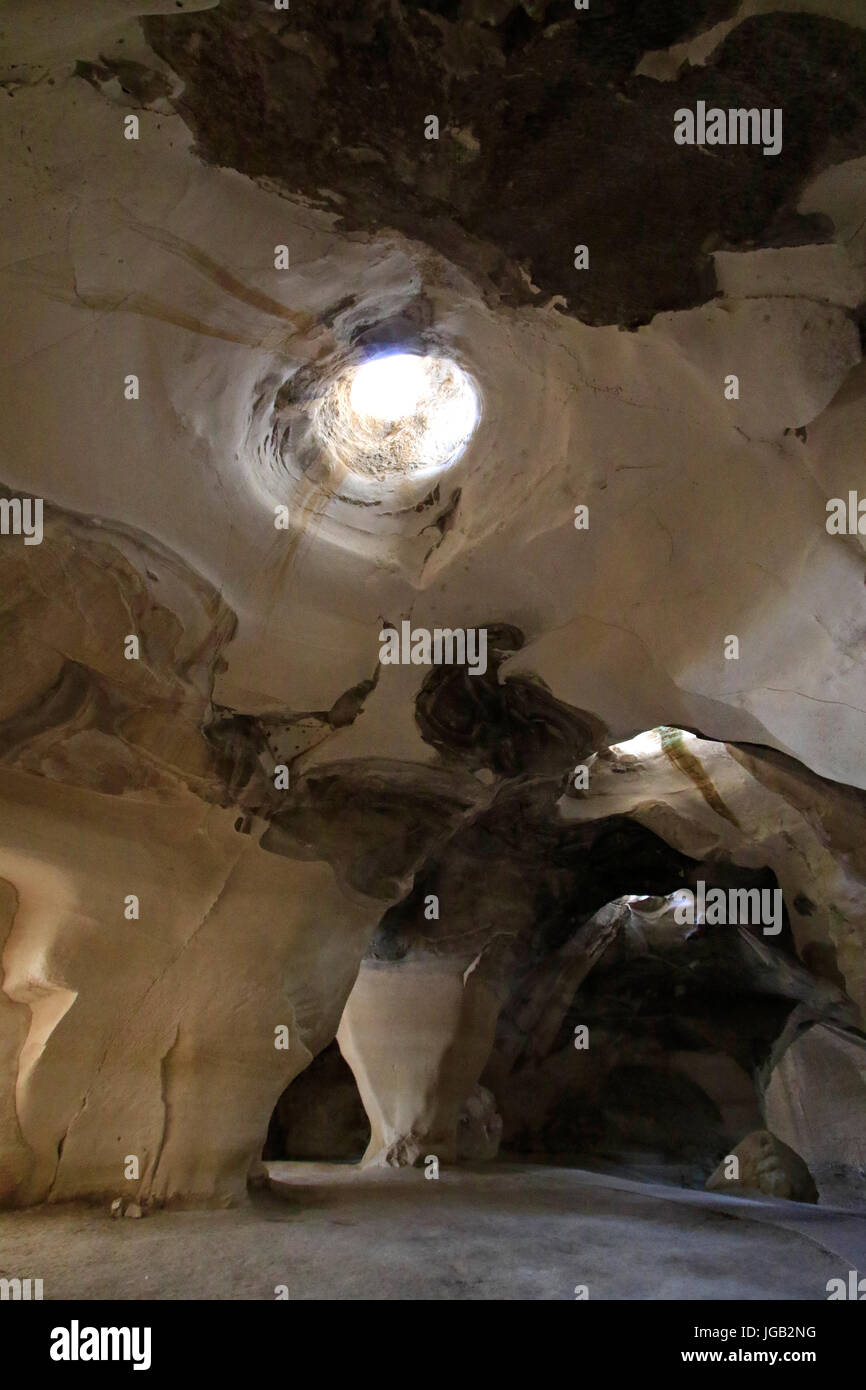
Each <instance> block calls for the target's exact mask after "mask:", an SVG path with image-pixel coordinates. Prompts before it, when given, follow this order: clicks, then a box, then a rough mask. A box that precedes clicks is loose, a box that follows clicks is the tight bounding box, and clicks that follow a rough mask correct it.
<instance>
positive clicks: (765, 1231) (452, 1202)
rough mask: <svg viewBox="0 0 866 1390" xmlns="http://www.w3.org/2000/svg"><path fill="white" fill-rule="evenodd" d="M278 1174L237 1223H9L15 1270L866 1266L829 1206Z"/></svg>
mask: <svg viewBox="0 0 866 1390" xmlns="http://www.w3.org/2000/svg"><path fill="white" fill-rule="evenodd" d="M269 1167H270V1171H271V1180H272V1184H273V1189H272V1190H271V1191H263V1192H257V1193H254V1194H253V1196H252V1199H251V1202H250V1204H249V1205H248V1206H246V1207H243V1208H239V1209H237V1210H233V1211H210V1212H205V1211H195V1212H176V1213H174V1212H173V1213H157V1214H154V1215H152V1216H149V1217H146V1218H145V1219H143V1220H141V1221H130V1220H121V1221H112V1220H110V1219H109V1217H108V1215H107V1214H106V1213H103V1212H99V1211H95V1210H92V1209H87V1208H84V1207H78V1206H74V1207H73V1206H64V1207H53V1208H40V1209H37V1210H30V1211H22V1212H3V1213H0V1275H5V1276H7V1277H9V1276H14V1275H18V1276H20V1277H22V1278H26V1277H27V1276H30V1277H31V1278H42V1279H43V1281H44V1291H45V1297H46V1298H47V1299H50V1298H73V1299H74V1298H85V1299H86V1298H124V1299H148V1298H181V1299H182V1298H195V1299H235V1298H243V1299H272V1298H274V1291H275V1288H276V1286H277V1285H280V1284H285V1285H287V1286H288V1290H289V1296H290V1297H291V1298H292V1299H329V1298H336V1299H363V1298H372V1299H428V1298H430V1299H441V1298H444V1299H573V1298H574V1296H575V1294H574V1290H575V1286H576V1285H579V1284H586V1285H587V1286H588V1289H589V1297H590V1299H607V1298H631V1299H655V1298H664V1299H682V1298H698V1299H717V1298H749V1299H771V1298H785V1299H819V1300H824V1299H826V1296H827V1295H826V1283H827V1280H828V1279H829V1278H832V1277H835V1276H842V1277H845V1276H846V1275H847V1272H848V1270H849V1269H852V1268H859V1269H861V1270H863V1269H866V1217H861V1216H857V1215H852V1214H851V1213H841V1212H834V1211H832V1210H828V1209H824V1208H814V1207H813V1208H810V1207H804V1206H800V1205H798V1204H794V1203H787V1202H778V1203H761V1202H746V1201H742V1200H737V1199H733V1198H721V1197H713V1196H710V1195H708V1194H705V1193H702V1192H687V1191H677V1190H674V1189H671V1188H669V1187H659V1186H655V1185H652V1184H649V1183H639V1182H632V1181H627V1180H624V1179H618V1178H613V1177H610V1176H608V1175H602V1174H598V1173H589V1172H584V1171H581V1170H578V1169H567V1168H547V1167H541V1166H536V1165H506V1164H502V1165H499V1164H496V1165H492V1166H490V1167H486V1168H478V1169H475V1170H472V1169H465V1168H464V1169H460V1170H450V1171H449V1170H443V1172H442V1175H441V1177H440V1179H439V1181H438V1182H437V1181H431V1180H429V1179H426V1178H425V1177H424V1172H423V1170H420V1169H411V1170H402V1171H389V1172H375V1171H374V1172H367V1173H361V1172H360V1171H359V1170H358V1169H357V1168H353V1167H347V1166H346V1167H344V1166H339V1165H330V1164H310V1163H304V1164H301V1163H275V1164H271V1165H269Z"/></svg>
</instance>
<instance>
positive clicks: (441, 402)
mask: <svg viewBox="0 0 866 1390" xmlns="http://www.w3.org/2000/svg"><path fill="white" fill-rule="evenodd" d="M479 414H480V405H479V399H478V394H477V392H476V390H475V387H474V386H473V384H472V382H471V381H470V379H469V377H468V376H467V374H466V373H465V372H464V371H463V370H462V369H461V368H460V367H459V366H458V365H457V363H456V362H454V361H452V360H451V359H450V358H447V357H422V356H420V355H419V354H416V353H406V352H393V353H387V354H383V355H381V356H378V357H372V358H369V359H368V360H367V361H366V362H362V363H361V364H360V366H357V367H354V368H353V369H352V370H351V371H350V372H347V373H346V375H345V376H344V377H342V378H341V379H340V380H339V381H338V382H336V383H335V386H334V388H333V390H332V392H331V393H329V397H328V398H327V399H326V401H325V402H324V403H323V411H322V415H321V418H320V420H319V433H320V437H321V438H322V440H323V442H325V443H326V444H327V446H328V447H329V449H330V451H331V453H332V455H334V456H335V457H336V458H338V459H339V460H340V462H342V463H343V464H344V465H345V466H346V467H347V468H348V469H350V470H351V471H352V472H353V473H357V474H361V475H363V476H366V477H369V478H375V479H380V480H389V479H392V478H393V477H394V476H395V475H402V476H412V475H417V474H419V473H428V472H433V471H438V470H441V469H443V468H447V467H449V466H450V465H451V464H452V463H454V462H455V461H456V460H457V459H458V458H459V457H460V455H461V454H462V453H463V450H464V449H465V447H466V445H467V443H468V442H469V440H470V438H471V437H472V434H473V433H474V431H475V427H476V425H477V424H478V418H479Z"/></svg>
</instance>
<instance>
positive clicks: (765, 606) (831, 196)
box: [0, 0, 866, 1213]
mask: <svg viewBox="0 0 866 1390" xmlns="http://www.w3.org/2000/svg"><path fill="white" fill-rule="evenodd" d="M56 9H57V7H56V6H53V5H48V4H45V3H43V0H28V3H27V4H24V3H19V0H15V3H11V4H9V5H8V6H7V8H6V11H5V12H4V16H3V20H2V33H0V42H2V46H3V60H2V61H3V66H2V73H0V83H2V87H3V93H2V96H3V101H4V104H5V109H6V113H7V120H6V122H4V125H3V133H2V137H0V140H2V148H0V155H2V160H3V167H4V174H5V178H4V186H5V185H8V187H9V190H10V204H9V217H8V224H9V225H8V236H7V239H6V247H5V250H4V257H3V266H2V269H0V276H2V281H3V289H4V302H5V304H6V308H7V313H8V328H7V332H6V334H5V335H4V341H3V353H4V359H5V360H4V371H3V373H2V387H0V392H2V399H0V406H2V409H0V418H2V420H3V422H4V423H3V425H2V430H3V446H4V447H3V457H4V462H3V465H2V480H0V481H2V488H0V512H2V517H3V530H2V535H0V591H2V598H0V640H2V661H0V801H2V821H3V829H2V832H0V939H2V941H0V944H2V957H0V1201H2V1202H3V1203H7V1204H27V1203H34V1202H41V1201H45V1200H52V1201H54V1200H57V1201H59V1200H65V1199H67V1198H77V1197H86V1198H92V1199H96V1200H99V1201H102V1202H104V1203H105V1204H106V1206H108V1205H109V1204H110V1203H111V1202H118V1201H119V1202H120V1203H121V1208H122V1209H125V1210H128V1211H131V1210H133V1209H138V1210H139V1211H141V1212H145V1213H146V1212H147V1210H148V1209H149V1208H150V1207H151V1206H153V1205H158V1204H163V1203H174V1202H190V1201H196V1202H206V1203H223V1202H227V1201H236V1200H238V1199H240V1198H242V1197H243V1194H244V1191H245V1186H246V1182H247V1177H248V1175H249V1174H250V1173H251V1172H253V1173H255V1174H257V1175H258V1177H259V1178H260V1177H261V1170H260V1166H259V1163H258V1160H259V1155H260V1154H261V1152H262V1146H263V1144H264V1142H265V1138H266V1134H267V1132H268V1122H269V1116H271V1114H272V1112H273V1110H274V1107H275V1106H277V1103H278V1101H279V1111H278V1114H282V1115H283V1117H284V1128H283V1130H282V1131H281V1133H282V1134H283V1138H284V1140H285V1143H284V1147H283V1152H284V1153H285V1154H292V1152H293V1150H292V1146H291V1133H290V1132H289V1131H290V1130H291V1126H292V1120H291V1116H292V1114H293V1113H298V1114H300V1113H301V1112H302V1111H303V1109H304V1103H305V1102H304V1099H303V1096H302V1092H301V1090H300V1089H299V1090H298V1091H296V1092H294V1093H293V1091H292V1088H291V1086H290V1083H291V1082H292V1081H293V1079H294V1078H295V1077H296V1076H300V1075H301V1074H302V1073H304V1069H305V1068H309V1067H310V1065H311V1063H313V1059H317V1058H324V1059H325V1060H324V1061H322V1062H321V1063H320V1064H319V1065H320V1069H321V1071H322V1072H324V1071H325V1070H326V1068H327V1066H328V1065H329V1063H328V1060H327V1056H328V1055H330V1057H331V1058H333V1057H334V1056H335V1053H334V1052H333V1051H331V1053H330V1054H328V1053H327V1050H328V1049H329V1048H332V1046H333V1040H334V1038H335V1036H337V1034H338V1028H339V1039H340V1046H341V1047H342V1049H343V1052H344V1054H345V1057H346V1058H347V1059H348V1062H349V1063H350V1064H351V1068H352V1072H353V1074H354V1077H355V1079H356V1083H357V1087H358V1091H359V1093H360V1098H361V1099H362V1100H363V1105H364V1108H365V1110H366V1114H367V1117H368V1120H369V1124H370V1140H369V1144H368V1147H367V1159H368V1162H376V1163H380V1164H383V1165H385V1166H387V1165H390V1164H394V1163H397V1164H404V1163H405V1164H409V1163H414V1162H416V1161H418V1159H419V1158H420V1159H423V1158H424V1156H425V1155H426V1154H427V1153H435V1154H436V1155H437V1157H439V1158H440V1159H441V1160H442V1161H443V1162H447V1161H451V1160H454V1159H455V1158H457V1157H458V1156H462V1157H464V1158H466V1159H469V1160H471V1161H480V1160H485V1161H487V1160H490V1159H492V1157H493V1155H494V1153H495V1151H496V1147H497V1144H498V1142H499V1138H500V1133H499V1131H500V1117H501V1127H502V1134H501V1138H502V1143H503V1146H504V1147H505V1149H506V1151H510V1152H512V1153H513V1152H514V1151H515V1150H519V1151H524V1152H525V1151H532V1152H538V1151H543V1152H546V1153H548V1154H559V1155H561V1154H564V1153H571V1154H575V1153H580V1154H583V1155H587V1154H591V1155H595V1156H596V1157H603V1155H604V1154H611V1153H612V1154H614V1155H615V1154H616V1153H622V1152H624V1151H625V1150H641V1151H642V1152H643V1153H644V1154H646V1153H656V1152H661V1153H663V1154H667V1155H672V1156H673V1157H674V1158H675V1159H676V1160H677V1161H678V1162H681V1164H682V1168H683V1173H684V1180H688V1181H692V1182H695V1183H698V1182H700V1183H701V1184H702V1183H703V1181H704V1180H705V1178H706V1177H707V1176H708V1175H709V1172H710V1171H711V1169H712V1168H713V1167H714V1166H715V1165H716V1164H717V1163H718V1161H719V1160H720V1158H721V1157H722V1156H723V1154H724V1153H725V1152H729V1151H730V1148H731V1146H732V1145H735V1144H737V1143H739V1142H740V1140H742V1138H743V1136H744V1135H747V1134H749V1133H750V1132H751V1131H754V1130H758V1129H761V1128H768V1129H770V1130H771V1131H772V1133H773V1134H774V1135H776V1136H778V1138H779V1140H780V1141H782V1142H784V1143H785V1144H787V1145H789V1147H791V1148H793V1149H795V1150H796V1152H798V1153H800V1154H802V1155H803V1158H804V1161H805V1162H806V1163H807V1165H808V1167H809V1169H810V1171H811V1172H812V1173H813V1174H814V1177H815V1181H816V1183H817V1185H818V1189H819V1191H820V1194H821V1199H822V1200H834V1201H837V1200H838V1201H841V1200H845V1201H851V1202H856V1201H859V1200H860V1195H859V1194H860V1193H861V1189H862V1182H861V1179H862V1168H863V1163H864V1159H863V1153H862V1142H861V1141H862V1125H861V1124H860V1119H859V1117H860V1115H861V1113H862V1108H863V1096H862V1087H860V1081H859V1079H858V1077H859V1074H860V1071H862V1067H860V1063H859V1060H858V1059H859V1057H860V1051H861V1050H862V1046H863V1032H862V1030H863V1028H864V1023H866V1015H864V1009H866V970H864V959H866V955H864V922H866V857H864V856H866V848H864V847H866V809H864V788H866V751H864V750H866V737H864V735H866V708H864V696H863V691H864V687H866V683H864V657H863V650H864V649H863V635H864V601H866V600H864V594H866V590H864V583H863V579H864V547H863V534H862V528H861V529H859V530H858V528H857V525H856V515H857V514H856V506H855V526H854V528H853V530H850V531H849V532H848V533H847V534H844V533H842V534H834V533H831V532H830V531H829V530H828V528H827V525H826V518H827V504H828V501H829V499H832V498H843V499H849V498H850V495H851V493H852V491H854V490H856V489H857V488H861V487H862V460H861V449H860V440H861V438H862V435H863V429H864V423H866V390H864V383H866V374H864V365H863V362H862V323H863V308H864V304H866V281H864V266H866V230H864V229H866V88H864V73H866V63H864V56H866V54H864V30H863V25H862V22H861V20H860V17H859V16H858V14H857V12H856V6H854V5H849V4H848V3H847V0H826V3H824V2H823V0H808V3H806V2H805V0H804V2H803V3H796V4H795V3H787V2H786V3H784V4H781V3H780V4H779V5H778V6H776V7H775V9H772V10H770V7H769V6H768V5H766V4H764V3H763V0H760V2H759V0H746V3H744V4H741V5H739V6H737V5H735V4H734V3H731V2H730V0H702V3H700V4H680V3H677V4H670V5H667V6H664V7H659V6H657V5H653V4H638V5H634V4H630V5H624V4H612V3H610V4H609V3H605V4H597V5H596V4H593V5H592V6H591V9H590V11H588V12H586V13H583V12H576V11H575V9H574V7H573V5H571V4H567V3H565V0H549V3H544V0H540V2H539V3H536V2H535V0H533V3H529V0H525V2H524V3H520V4H518V3H511V0H430V3H427V4H425V5H423V6H422V5H417V4H409V3H388V4H385V3H384V0H356V3H353V4H352V5H350V6H346V5H344V4H335V3H331V0H319V3H317V4H316V6H315V7H309V6H304V5H293V6H292V8H291V9H290V10H288V11H276V10H275V9H274V7H273V5H272V4H269V3H265V0H221V3H214V0H187V3H186V4H185V5H184V6H183V7H179V6H177V5H176V4H173V3H171V4H170V3H168V0H155V2H154V3H150V4H147V5H145V4H144V3H143V0H141V2H140V3H139V0H102V3H100V4H90V3H85V4H82V5H80V6H77V7H76V14H75V17H74V20H73V19H72V18H71V17H70V16H69V15H62V14H59V13H56ZM181 9H182V12H181ZM145 11H146V14H145ZM699 100H703V101H706V102H707V103H708V104H713V103H717V104H718V105H720V106H722V107H725V108H727V107H751V106H756V107H761V108H763V107H767V108H771V109H776V108H778V109H779V110H780V111H782V113H783V117H784V121H783V132H784V139H783V143H782V147H781V149H780V150H779V152H778V154H776V155H771V156H767V155H765V154H763V152H762V151H761V149H759V148H754V147H744V146H733V145H732V146H716V147H712V148H710V147H686V146H681V145H678V144H677V143H676V141H675V140H674V138H673V130H674V118H675V112H676V111H677V110H678V109H679V108H681V107H691V106H693V105H694V104H695V103H696V102H697V101H699ZM431 115H435V116H436V117H437V118H438V121H439V127H440V129H439V138H438V139H426V138H425V127H426V125H427V122H428V118H429V117H430V116H431ZM129 117H134V118H135V122H136V124H135V126H133V127H132V130H133V131H134V138H127V133H128V131H129V127H128V126H127V120H128V118H129ZM583 245H585V246H586V248H587V251H588V261H587V263H586V268H585V269H582V268H579V267H578V265H576V264H575V252H576V249H577V247H578V246H583ZM283 253H285V254H283ZM395 347H397V348H401V349H403V350H405V351H408V352H413V353H423V354H425V355H427V354H432V355H438V356H442V357H445V358H446V359H448V360H453V361H454V362H455V363H457V364H458V365H460V366H461V368H462V369H463V370H465V372H466V373H467V374H468V376H469V378H471V381H472V383H473V389H474V390H477V394H478V399H479V402H480V407H481V409H480V416H479V419H478V421H477V427H476V428H475V430H474V432H473V434H472V436H471V438H470V440H469V442H468V444H467V447H466V448H465V450H464V451H463V452H462V453H460V455H459V457H457V458H455V459H454V461H453V462H451V464H450V466H448V467H446V468H444V469H440V470H439V471H436V470H433V471H432V472H430V471H428V470H425V469H424V468H421V467H419V468H417V469H414V470H409V471H408V472H407V473H406V475H405V476H404V475H403V474H401V473H400V471H399V469H398V470H396V471H389V470H384V471H383V470H381V469H379V470H376V469H366V471H365V469H363V468H359V469H353V467H352V458H351V456H350V455H347V453H346V448H345V447H343V446H344V445H345V443H346V441H345V439H341V440H340V441H336V442H335V436H334V418H335V417H334V414H333V411H331V409H330V407H331V404H332V403H333V401H334V399H335V398H336V396H339V398H340V400H341V402H343V404H345V399H344V398H345V397H346V395H347V389H346V381H347V379H348V378H347V373H351V372H353V371H354V370H355V369H356V368H357V367H358V366H359V364H361V363H362V362H363V361H365V360H366V359H367V358H368V357H369V356H370V355H371V354H375V353H378V352H380V351H383V350H386V349H388V350H390V349H393V348H395ZM731 374H733V375H734V376H735V377H736V378H737V381H738V391H737V393H736V394H733V393H731V392H730V390H726V385H725V384H726V382H728V381H729V379H730V376H731ZM132 383H134V385H133V384H132ZM329 412H330V413H329ZM337 423H339V421H338V422H337ZM377 437H378V436H377ZM337 443H340V447H339V448H338V447H336V444H337ZM346 447H348V446H346ZM24 502H27V504H28V505H31V504H32V505H34V506H35V505H36V503H37V502H38V503H39V504H40V506H42V505H43V504H44V511H43V512H42V513H40V516H41V521H40V526H41V528H42V530H41V534H40V536H39V540H38V542H36V543H33V544H29V543H26V542H25V538H24V536H23V535H22V534H21V533H20V529H19V530H17V531H16V529H15V527H14V526H13V525H12V524H11V522H12V521H14V517H15V513H14V505H15V504H16V503H20V504H22V505H23V503H24ZM584 513H585V515H583V514H584ZM581 518H582V519H583V521H584V522H585V523H586V524H585V525H580V524H578V522H579V521H580V520H581ZM31 539H33V540H34V541H35V537H32V538H31ZM404 622H408V623H410V625H414V626H415V627H417V628H419V629H421V630H422V631H424V632H426V631H428V630H430V629H433V628H437V627H438V628H444V629H447V630H448V631H453V630H460V631H466V630H469V629H472V630H483V631H484V633H485V634H486V639H487V645H486V664H485V668H484V670H483V672H482V671H476V672H474V673H473V671H472V670H471V669H470V668H469V666H468V664H467V663H465V662H463V663H461V662H455V663H454V664H451V665H447V666H436V667H434V668H433V669H432V670H431V669H430V668H429V667H421V666H418V665H413V664H411V662H408V663H401V664H389V663H388V662H386V661H385V660H384V659H383V651H382V647H381V634H382V633H383V632H386V631H391V630H395V629H396V627H397V626H398V625H401V624H402V623H404ZM732 636H734V637H736V638H737V641H738V655H737V657H736V659H728V657H729V652H728V650H727V648H728V647H729V645H730V638H731V637H732ZM643 731H654V732H652V733H649V732H648V733H647V735H646V737H647V738H648V739H649V742H648V743H647V742H646V739H645V740H644V742H643V743H642V744H641V745H640V746H639V747H638V749H637V751H635V749H634V747H632V749H631V751H629V746H628V741H629V740H631V739H632V738H633V736H635V735H638V734H641V733H642V732H643ZM617 740H619V741H620V742H619V743H618V742H617ZM623 740H625V741H626V743H625V744H623ZM579 768H583V769H584V770H585V771H587V772H588V779H587V780H584V781H583V782H582V783H581V782H580V779H577V778H576V776H575V774H576V772H577V771H578V769H579ZM699 881H705V882H706V883H707V884H709V885H710V886H711V887H712V886H715V887H717V888H720V889H724V890H725V892H728V891H729V890H730V891H734V890H737V891H742V892H744V893H746V892H750V891H756V892H758V893H759V894H760V893H763V892H766V893H768V894H771V895H772V894H775V893H776V892H779V893H780V894H781V899H782V904H783V905H782V908H780V916H779V923H778V925H779V930H778V932H777V933H774V934H773V936H772V937H768V936H766V935H764V934H763V932H762V931H761V929H760V927H758V926H756V925H755V924H747V925H745V926H743V925H736V926H735V925H732V924H726V925H724V926H719V925H716V924H713V923H711V922H708V921H707V920H702V921H697V922H695V923H694V925H693V926H692V927H691V928H688V929H684V928H683V927H682V926H681V924H680V923H678V922H676V920H675V918H674V910H675V905H676V902H677V901H679V899H677V897H676V895H677V894H681V893H683V892H685V891H693V890H695V889H696V887H697V884H698V882H699ZM638 899H640V900H643V905H641V902H640V901H638ZM582 1027H586V1028H588V1030H589V1031H588V1043H589V1045H588V1047H581V1048H578V1047H576V1046H575V1038H576V1037H577V1036H578V1035H577V1032H576V1030H578V1029H580V1028H582ZM331 1065H333V1064H332V1063H331ZM342 1077H343V1080H342V1083H341V1084H342V1085H343V1086H345V1083H346V1075H345V1072H343V1073H342ZM828 1078H831V1080H828ZM307 1084H308V1088H309V1094H308V1097H307V1102H306V1103H307V1106H308V1110H307V1112H306V1114H307V1118H306V1119H305V1120H304V1124H307V1125H308V1133H307V1138H306V1140H302V1139H301V1138H300V1137H299V1138H298V1143H297V1151H298V1152H299V1153H300V1151H302V1150H304V1145H305V1144H306V1146H307V1149H306V1151H307V1152H309V1145H310V1144H311V1143H312V1144H313V1146H314V1147H315V1143H316V1140H315V1138H314V1137H313V1136H314V1134H315V1130H316V1123H315V1122H314V1121H315V1113H314V1112H315V1108H316V1103H317V1102H316V1103H314V1096H315V1094H316V1088H315V1085H314V1084H313V1080H312V1079H311V1080H310V1081H309V1082H308V1083H307ZM287 1087H289V1089H288V1091H287V1090H286V1088H287ZM858 1087H860V1089H858ZM280 1097H283V1100H280ZM348 1097H349V1100H350V1102H351V1103H348V1102H347V1105H346V1108H345V1112H344V1115H345V1118H344V1120H343V1121H341V1122H340V1124H339V1125H338V1126H337V1130H338V1133H337V1134H332V1135H330V1136H329V1135H328V1134H327V1132H326V1133H325V1135H324V1136H323V1137H322V1139H321V1143H322V1144H323V1145H325V1146H327V1147H331V1148H333V1150H334V1152H333V1153H332V1156H333V1157H339V1156H348V1154H349V1153H356V1151H357V1142H356V1140H357V1122H358V1108H357V1103H356V1098H355V1097H354V1095H353V1093H352V1092H351V1089H350V1090H349V1092H348ZM293 1107H294V1110H293ZM840 1114H844V1115H846V1116H849V1115H850V1116H851V1117H852V1118H851V1119H850V1123H849V1122H848V1121H847V1120H846V1122H845V1124H844V1125H842V1126H841V1127H840V1125H839V1123H838V1119H839V1116H840ZM353 1126H354V1128H353ZM302 1127H303V1126H302V1125H300V1124H299V1136H300V1130H301V1128H302ZM353 1136H354V1137H353ZM831 1136H836V1137H835V1138H831ZM341 1143H342V1144H344V1150H343V1153H342V1155H341V1154H340V1152H339V1146H340V1144H341ZM130 1160H134V1162H130Z"/></svg>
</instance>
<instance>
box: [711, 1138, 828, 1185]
mask: <svg viewBox="0 0 866 1390" xmlns="http://www.w3.org/2000/svg"><path fill="white" fill-rule="evenodd" d="M730 1157H731V1158H735V1159H736V1160H737V1169H736V1172H737V1173H738V1174H739V1176H738V1177H736V1178H734V1177H729V1176H727V1171H728V1168H730V1170H731V1171H733V1165H728V1167H726V1164H725V1163H721V1164H720V1165H719V1167H718V1168H717V1169H716V1171H715V1172H714V1173H713V1174H712V1175H711V1176H710V1177H709V1178H708V1179H707V1191H708V1192H728V1193H729V1194H730V1193H737V1194H741V1195H743V1196H749V1195H750V1194H752V1193H755V1194H758V1193H761V1194H762V1195H763V1196H765V1197H784V1198H786V1199H787V1200H789V1201H792V1202H817V1200H818V1189H817V1188H816V1186H815V1184H814V1182H813V1180H812V1175H811V1173H810V1172H809V1169H808V1168H807V1167H806V1164H805V1163H804V1162H803V1160H802V1158H801V1157H800V1155H799V1154H798V1153H795V1152H794V1150H793V1149H790V1148H789V1147H788V1145H787V1144H783V1143H782V1141H781V1139H777V1137H776V1135H775V1134H771V1133H770V1131H769V1130H766V1129H756V1130H753V1131H752V1133H751V1134H747V1135H746V1137H745V1139H742V1140H741V1141H740V1143H739V1144H738V1145H737V1146H736V1148H735V1149H733V1150H732V1152H731V1155H730Z"/></svg>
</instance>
